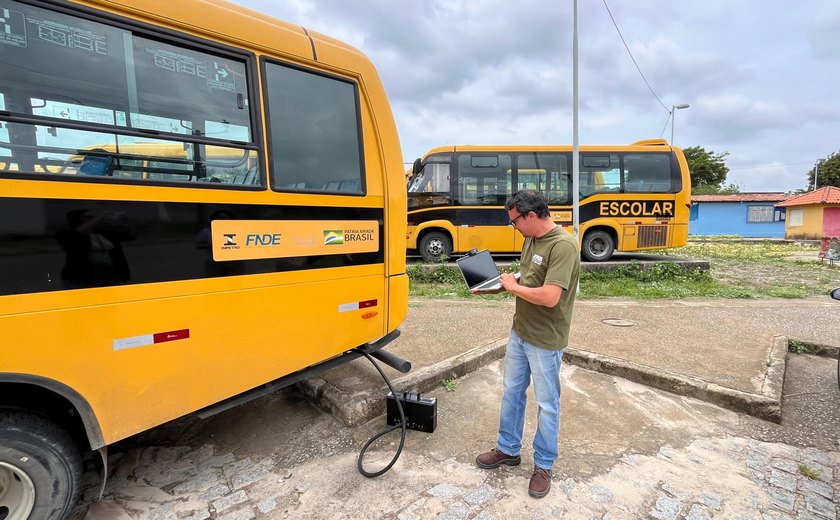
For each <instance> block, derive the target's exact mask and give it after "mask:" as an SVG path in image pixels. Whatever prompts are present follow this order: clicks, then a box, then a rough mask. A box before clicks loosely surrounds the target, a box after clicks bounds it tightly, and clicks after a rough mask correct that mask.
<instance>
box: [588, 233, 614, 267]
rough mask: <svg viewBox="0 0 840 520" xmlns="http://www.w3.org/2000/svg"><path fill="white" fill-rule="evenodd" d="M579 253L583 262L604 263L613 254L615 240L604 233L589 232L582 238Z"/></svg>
mask: <svg viewBox="0 0 840 520" xmlns="http://www.w3.org/2000/svg"><path fill="white" fill-rule="evenodd" d="M580 252H581V253H582V254H583V258H584V260H588V261H590V262H604V261H606V260H609V259H610V257H612V255H613V253H614V252H615V240H613V237H612V235H610V234H609V233H607V232H606V231H601V230H597V231H590V232H589V233H587V234H586V235H585V236H584V237H583V243H582V244H581V247H580Z"/></svg>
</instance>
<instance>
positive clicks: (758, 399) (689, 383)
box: [296, 336, 788, 427]
mask: <svg viewBox="0 0 840 520" xmlns="http://www.w3.org/2000/svg"><path fill="white" fill-rule="evenodd" d="M507 341H508V340H507V338H502V339H498V340H494V341H492V342H490V343H488V344H486V345H483V346H480V347H476V348H474V349H471V350H468V351H467V352H464V353H463V354H459V355H457V356H455V357H452V358H448V359H445V360H443V361H440V362H438V363H435V364H434V365H430V366H428V367H424V368H421V369H419V370H417V371H416V372H413V373H410V374H408V375H406V376H404V377H399V378H397V379H395V380H393V381H391V384H392V385H393V386H394V388H395V389H396V390H398V391H412V392H421V393H422V392H429V391H430V390H432V389H434V388H436V387H437V386H438V385H440V384H441V381H443V380H444V379H451V378H456V377H461V376H463V375H465V374H467V373H469V372H472V371H474V370H477V369H479V368H481V367H483V366H485V365H487V364H489V363H491V362H493V361H495V360H497V359H500V358H502V357H504V353H505V347H506V346H507ZM787 351H788V340H787V338H786V337H784V336H775V337H774V338H773V344H772V345H771V348H770V352H769V358H768V360H767V362H766V367H767V369H766V371H765V373H764V379H763V382H762V388H761V394H750V393H747V392H743V391H741V390H735V389H732V388H726V387H723V386H720V385H717V384H714V383H710V382H708V381H705V380H703V379H700V378H696V377H691V376H685V375H681V374H676V373H673V372H668V371H665V370H660V369H656V368H653V367H649V366H645V365H640V364H637V363H633V362H631V361H626V360H623V359H618V358H613V357H609V356H604V355H601V354H594V353H592V352H586V351H584V350H580V349H577V348H575V347H572V346H569V347H567V348H566V349H565V351H564V354H563V361H564V362H567V363H571V364H573V365H575V366H578V367H581V368H585V369H587V370H593V371H596V372H600V373H602V374H608V375H612V376H616V377H621V378H623V379H627V380H629V381H633V382H636V383H640V384H643V385H646V386H650V387H653V388H658V389H660V390H665V391H667V392H671V393H673V394H677V395H683V396H686V397H693V398H695V399H700V400H701V401H705V402H708V403H711V404H714V405H717V406H720V407H723V408H727V409H729V410H733V411H736V412H741V413H746V414H749V415H753V416H755V417H759V418H761V419H765V420H768V421H772V422H776V423H781V421H782V387H783V385H784V377H785V366H786V360H787ZM296 386H297V388H298V389H299V390H300V391H301V393H303V394H304V395H305V396H306V397H307V398H308V399H310V400H311V401H313V402H314V403H315V404H317V405H318V406H320V407H321V408H322V409H323V410H325V411H327V412H329V413H331V414H332V415H333V416H334V417H336V418H337V419H338V420H340V421H341V422H342V423H344V424H345V425H346V426H348V427H355V426H358V425H360V424H363V423H365V422H367V421H369V420H371V419H373V418H374V417H377V416H379V415H382V414H383V413H385V395H386V389H385V387H384V384H383V385H382V386H381V387H377V388H374V389H371V390H365V391H361V392H356V393H354V394H348V393H347V392H344V391H343V390H341V389H340V388H337V387H335V386H333V385H332V384H330V383H327V382H326V381H324V380H323V379H321V378H319V377H315V378H310V379H307V380H305V381H302V382H300V383H298V384H297V385H296Z"/></svg>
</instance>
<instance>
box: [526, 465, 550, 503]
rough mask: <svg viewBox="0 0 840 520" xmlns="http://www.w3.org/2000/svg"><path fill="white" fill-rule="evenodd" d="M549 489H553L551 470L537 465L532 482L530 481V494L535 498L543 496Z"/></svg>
mask: <svg viewBox="0 0 840 520" xmlns="http://www.w3.org/2000/svg"><path fill="white" fill-rule="evenodd" d="M549 491H551V471H549V470H547V469H542V468H536V467H535V468H534V474H533V475H531V482H530V483H528V494H529V495H531V496H532V497H534V498H542V497H544V496H546V495H547V494H548V492H549Z"/></svg>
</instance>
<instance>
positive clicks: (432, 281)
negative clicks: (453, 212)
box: [407, 237, 840, 300]
mask: <svg viewBox="0 0 840 520" xmlns="http://www.w3.org/2000/svg"><path fill="white" fill-rule="evenodd" d="M817 251H818V247H817V246H815V245H812V246H806V245H801V244H796V243H784V242H774V241H755V242H745V241H743V240H741V239H740V238H736V237H707V238H704V239H702V240H692V241H691V242H689V244H688V245H687V246H685V247H682V248H679V249H667V250H662V251H652V252H653V253H657V254H663V255H669V256H678V257H683V258H694V259H698V260H706V261H708V262H709V263H710V265H711V270H709V271H704V270H699V269H686V268H685V267H684V266H682V265H679V264H668V263H665V264H658V265H655V266H650V267H646V266H644V265H642V264H639V263H634V262H631V263H629V264H627V265H626V266H623V267H619V268H615V269H611V270H603V271H582V272H581V281H580V293H579V298H581V299H597V298H607V297H625V298H642V299H679V298H788V299H796V298H805V297H808V296H812V295H824V294H828V292H829V291H830V290H831V289H833V288H834V287H838V286H840V269H838V268H837V267H830V266H828V264H825V263H820V262H816V261H814V260H813V259H816V257H817ZM812 255H813V256H812ZM812 258H813V259H812ZM517 270H519V262H518V261H517V262H514V263H513V264H512V265H511V266H510V267H509V268H507V269H506V271H508V272H515V271H517ZM407 271H408V275H409V279H410V280H411V289H410V294H411V296H414V297H428V298H466V297H471V298H475V295H472V294H471V293H470V292H469V290H468V289H467V287H466V285H465V284H464V281H463V279H462V277H461V273H460V272H459V270H458V268H457V267H456V266H454V265H453V266H450V265H446V264H444V263H440V264H411V265H409V266H408V269H407ZM481 297H482V298H485V299H490V300H506V299H510V298H512V296H511V295H510V294H509V293H507V292H502V293H500V294H495V295H481Z"/></svg>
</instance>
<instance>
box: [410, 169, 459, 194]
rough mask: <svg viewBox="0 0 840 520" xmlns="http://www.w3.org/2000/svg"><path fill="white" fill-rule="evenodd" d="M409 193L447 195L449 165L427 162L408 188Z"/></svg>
mask: <svg viewBox="0 0 840 520" xmlns="http://www.w3.org/2000/svg"><path fill="white" fill-rule="evenodd" d="M408 191H409V192H411V193H449V163H432V162H427V163H426V165H425V166H424V167H423V170H422V171H421V172H420V173H419V174H418V175H417V176H416V177H415V178H414V181H413V182H412V183H411V186H409V188H408Z"/></svg>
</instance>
